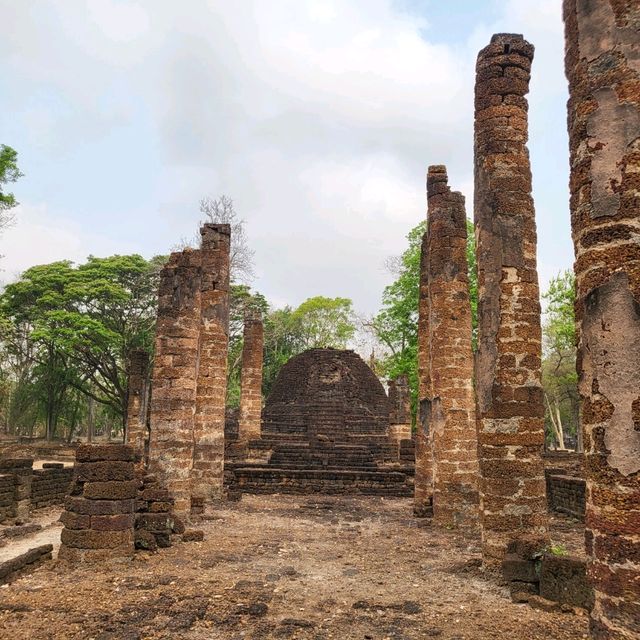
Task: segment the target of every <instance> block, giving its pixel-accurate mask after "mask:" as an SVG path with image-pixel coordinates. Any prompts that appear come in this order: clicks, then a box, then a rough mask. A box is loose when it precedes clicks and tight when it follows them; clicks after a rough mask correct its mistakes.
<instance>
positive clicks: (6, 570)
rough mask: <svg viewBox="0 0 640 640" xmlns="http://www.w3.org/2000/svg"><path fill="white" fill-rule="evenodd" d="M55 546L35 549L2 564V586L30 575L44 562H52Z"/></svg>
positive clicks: (49, 545)
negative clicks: (19, 577)
mask: <svg viewBox="0 0 640 640" xmlns="http://www.w3.org/2000/svg"><path fill="white" fill-rule="evenodd" d="M52 552H53V545H51V544H44V545H42V546H40V547H35V548H34V549H29V551H27V552H26V553H23V554H21V555H19V556H16V557H15V558H12V559H11V560H7V561H6V562H1V563H0V584H5V583H7V582H11V581H12V580H14V579H15V578H17V577H18V576H20V575H23V574H25V573H30V572H31V571H33V570H34V569H36V568H37V567H39V566H40V565H41V564H42V563H43V562H46V561H47V560H51V553H52Z"/></svg>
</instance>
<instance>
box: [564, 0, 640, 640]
mask: <svg viewBox="0 0 640 640" xmlns="http://www.w3.org/2000/svg"><path fill="white" fill-rule="evenodd" d="M639 19H640V10H639V8H638V3H637V2H611V1H610V0H602V1H601V2H587V1H586V0H565V2H564V20H565V30H566V58H565V62H566V73H567V77H568V79H569V93H570V98H569V104H568V111H569V119H568V121H569V145H570V150H571V179H570V188H571V226H572V234H573V243H574V249H575V273H576V287H577V303H576V320H577V324H578V328H579V346H578V373H579V377H580V385H579V386H580V395H581V398H582V410H581V420H582V428H583V436H584V452H585V457H586V476H587V498H586V542H587V552H588V553H589V554H590V556H591V562H590V567H589V575H590V579H591V580H592V582H593V585H594V588H595V606H594V608H593V611H592V613H591V634H592V637H594V638H601V639H604V638H607V639H611V640H613V639H618V638H640V58H639V55H638V24H639Z"/></svg>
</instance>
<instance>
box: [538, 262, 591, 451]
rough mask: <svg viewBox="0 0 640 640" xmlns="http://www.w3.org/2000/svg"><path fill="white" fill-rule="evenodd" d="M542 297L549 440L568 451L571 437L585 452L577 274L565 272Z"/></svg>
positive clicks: (544, 371) (550, 283)
mask: <svg viewBox="0 0 640 640" xmlns="http://www.w3.org/2000/svg"><path fill="white" fill-rule="evenodd" d="M542 298H543V300H544V302H545V303H546V304H545V314H544V315H545V320H544V323H543V326H542V352H543V360H542V386H543V390H544V399H545V411H546V415H545V417H546V420H545V424H546V433H547V440H548V441H550V442H552V443H553V444H555V446H557V447H558V448H560V449H564V448H565V437H566V436H569V437H571V438H572V439H574V440H575V442H576V447H577V448H578V449H579V450H581V448H582V440H581V434H580V428H579V394H578V376H577V373H576V324H575V315H574V305H575V300H576V285H575V277H574V275H573V272H572V271H563V272H561V273H559V274H558V275H557V276H556V277H555V278H552V279H551V281H550V282H549V287H548V289H547V290H546V292H545V293H544V294H543V296H542Z"/></svg>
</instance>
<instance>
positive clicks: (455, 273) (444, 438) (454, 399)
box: [427, 165, 478, 529]
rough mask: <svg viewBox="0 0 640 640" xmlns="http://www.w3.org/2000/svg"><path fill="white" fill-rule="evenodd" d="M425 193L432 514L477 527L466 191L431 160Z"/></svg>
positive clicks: (448, 521)
mask: <svg viewBox="0 0 640 640" xmlns="http://www.w3.org/2000/svg"><path fill="white" fill-rule="evenodd" d="M427 197H428V204H429V213H428V219H427V222H428V231H427V242H428V250H427V256H428V258H427V275H428V296H429V322H428V328H429V334H428V335H429V370H430V373H429V379H430V381H431V388H430V400H431V424H430V428H429V431H430V436H431V443H432V451H433V516H434V521H435V522H437V523H438V524H441V525H443V526H450V527H460V528H464V529H475V528H476V527H477V525H478V453H477V444H478V439H477V433H476V416H475V398H474V389H473V351H472V347H471V304H470V299H469V277H468V265H467V217H466V213H465V207H464V196H463V195H462V194H461V193H458V192H452V191H451V189H450V188H449V186H448V184H447V172H446V168H445V167H444V166H441V165H436V166H432V167H429V172H428V176H427Z"/></svg>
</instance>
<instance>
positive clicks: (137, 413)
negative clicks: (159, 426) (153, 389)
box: [125, 349, 149, 460]
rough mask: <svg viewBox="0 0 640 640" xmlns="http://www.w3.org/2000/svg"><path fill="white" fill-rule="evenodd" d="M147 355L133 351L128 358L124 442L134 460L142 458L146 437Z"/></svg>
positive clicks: (140, 350) (144, 352)
mask: <svg viewBox="0 0 640 640" xmlns="http://www.w3.org/2000/svg"><path fill="white" fill-rule="evenodd" d="M148 372H149V354H148V353H147V352H146V351H143V350H142V349H134V350H133V351H132V352H131V354H130V357H129V388H128V402H127V427H126V436H125V442H126V444H128V445H131V446H132V447H133V449H134V451H135V453H136V458H137V459H139V460H141V459H142V458H143V457H144V449H145V446H144V445H145V440H146V437H147V411H148V397H149V396H148V393H149V389H148V386H149V385H148Z"/></svg>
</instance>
